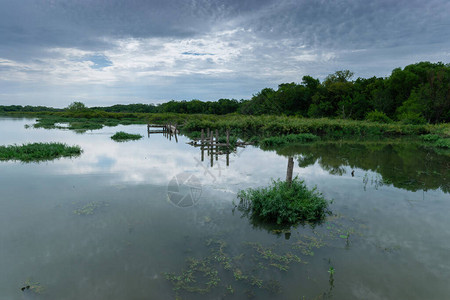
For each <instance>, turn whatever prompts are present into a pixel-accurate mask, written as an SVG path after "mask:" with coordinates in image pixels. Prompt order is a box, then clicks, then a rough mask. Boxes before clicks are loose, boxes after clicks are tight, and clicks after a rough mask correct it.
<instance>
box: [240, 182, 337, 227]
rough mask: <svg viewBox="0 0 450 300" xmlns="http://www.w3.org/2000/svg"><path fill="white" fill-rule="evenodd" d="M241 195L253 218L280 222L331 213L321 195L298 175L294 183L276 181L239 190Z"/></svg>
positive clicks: (316, 218)
mask: <svg viewBox="0 0 450 300" xmlns="http://www.w3.org/2000/svg"><path fill="white" fill-rule="evenodd" d="M238 196H239V197H240V198H241V201H246V202H247V205H246V213H248V214H249V215H251V218H256V219H259V220H261V221H264V222H268V223H274V224H278V225H281V224H288V225H295V224H298V223H300V222H305V221H306V222H319V221H321V220H323V219H324V218H325V215H326V214H327V213H329V210H328V202H327V200H325V198H324V197H323V196H322V194H320V193H319V192H318V191H317V190H316V189H315V188H313V189H308V188H307V187H306V185H305V183H304V182H303V181H302V180H299V179H298V177H295V178H294V179H293V180H292V182H291V183H287V182H284V181H281V180H276V181H273V182H272V185H270V186H269V187H263V188H257V189H251V188H250V189H248V190H246V191H240V192H239V194H238Z"/></svg>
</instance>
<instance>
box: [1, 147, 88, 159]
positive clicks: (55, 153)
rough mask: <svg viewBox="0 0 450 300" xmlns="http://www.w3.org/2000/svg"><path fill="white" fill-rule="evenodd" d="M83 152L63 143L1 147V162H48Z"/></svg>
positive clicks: (78, 148)
mask: <svg viewBox="0 0 450 300" xmlns="http://www.w3.org/2000/svg"><path fill="white" fill-rule="evenodd" d="M81 152H82V150H81V148H80V147H78V146H68V145H66V144H62V143H32V144H23V145H21V146H18V145H10V146H0V160H18V161H23V162H32V161H46V160H52V159H56V158H60V157H74V156H79V155H80V154H81Z"/></svg>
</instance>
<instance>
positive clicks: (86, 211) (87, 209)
mask: <svg viewBox="0 0 450 300" xmlns="http://www.w3.org/2000/svg"><path fill="white" fill-rule="evenodd" d="M106 206H109V204H108V203H107V202H104V201H102V202H90V203H88V204H86V205H84V206H83V207H81V208H79V209H76V210H74V211H73V213H74V214H76V215H79V216H90V215H93V214H95V212H96V211H97V209H99V208H101V207H106Z"/></svg>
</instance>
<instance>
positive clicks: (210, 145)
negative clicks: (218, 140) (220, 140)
mask: <svg viewBox="0 0 450 300" xmlns="http://www.w3.org/2000/svg"><path fill="white" fill-rule="evenodd" d="M210 133H211V134H210V136H209V155H210V156H211V167H212V166H213V152H214V148H213V134H212V132H210Z"/></svg>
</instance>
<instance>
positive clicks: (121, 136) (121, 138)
mask: <svg viewBox="0 0 450 300" xmlns="http://www.w3.org/2000/svg"><path fill="white" fill-rule="evenodd" d="M141 138H143V136H142V135H140V134H131V133H126V132H123V131H119V132H116V134H114V135H113V136H112V137H111V139H113V140H114V141H116V142H126V141H133V140H140V139H141Z"/></svg>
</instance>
